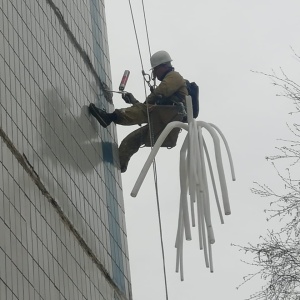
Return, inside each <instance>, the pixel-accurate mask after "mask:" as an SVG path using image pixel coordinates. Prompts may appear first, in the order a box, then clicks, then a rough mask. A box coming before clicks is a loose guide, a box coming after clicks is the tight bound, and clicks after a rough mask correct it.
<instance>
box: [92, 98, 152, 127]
mask: <svg viewBox="0 0 300 300" xmlns="http://www.w3.org/2000/svg"><path fill="white" fill-rule="evenodd" d="M148 109H149V111H151V106H148ZM89 111H90V113H91V114H92V115H93V116H94V117H95V118H96V119H97V120H98V122H99V123H100V125H101V126H103V127H104V128H106V127H107V126H108V125H109V124H110V123H111V122H114V123H116V124H120V125H136V124H139V125H140V124H144V123H147V122H148V117H147V105H146V104H143V103H135V104H133V105H132V106H130V107H127V108H122V109H116V110H115V111H114V112H113V113H107V112H106V111H104V110H102V109H100V108H98V107H96V106H95V105H94V104H93V103H91V104H90V106H89Z"/></svg>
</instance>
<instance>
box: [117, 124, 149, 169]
mask: <svg viewBox="0 0 300 300" xmlns="http://www.w3.org/2000/svg"><path fill="white" fill-rule="evenodd" d="M147 134H148V125H145V126H143V127H141V128H138V129H136V130H135V131H133V132H131V133H130V134H129V135H127V136H126V137H125V138H124V140H123V141H122V142H121V144H120V147H119V158H120V168H121V172H122V173H124V172H125V171H126V170H127V166H128V162H129V160H130V158H131V156H132V155H133V154H134V153H136V152H137V151H138V150H139V148H140V147H141V146H142V145H144V144H145V139H146V137H147Z"/></svg>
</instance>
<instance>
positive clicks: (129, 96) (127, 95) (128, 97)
mask: <svg viewBox="0 0 300 300" xmlns="http://www.w3.org/2000/svg"><path fill="white" fill-rule="evenodd" d="M122 98H123V99H124V101H125V102H126V103H131V104H135V103H138V102H139V101H138V100H136V99H135V98H134V96H133V95H132V94H131V93H123V94H122Z"/></svg>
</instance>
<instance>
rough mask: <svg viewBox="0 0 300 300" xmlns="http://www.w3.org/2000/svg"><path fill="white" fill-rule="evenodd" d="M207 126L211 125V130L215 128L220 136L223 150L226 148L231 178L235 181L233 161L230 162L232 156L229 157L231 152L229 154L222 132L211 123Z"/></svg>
mask: <svg viewBox="0 0 300 300" xmlns="http://www.w3.org/2000/svg"><path fill="white" fill-rule="evenodd" d="M209 125H211V126H212V127H213V128H215V129H216V130H217V132H218V133H219V134H220V136H221V138H222V140H223V142H224V145H225V148H226V151H227V155H228V158H229V164H230V170H231V177H232V180H233V181H235V180H236V177H235V171H234V166H233V160H232V156H231V152H230V148H229V145H228V142H227V140H226V138H225V136H224V134H223V132H222V131H221V130H220V129H219V127H217V126H216V125H215V124H212V123H209Z"/></svg>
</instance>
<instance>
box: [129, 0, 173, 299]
mask: <svg viewBox="0 0 300 300" xmlns="http://www.w3.org/2000/svg"><path fill="white" fill-rule="evenodd" d="M128 2H129V7H130V12H131V18H132V23H133V28H134V32H135V38H136V43H137V47H138V52H139V57H140V62H141V66H142V74H143V77H144V91H145V98H146V99H147V91H146V80H145V72H144V66H143V59H142V55H141V49H140V44H139V39H138V35H137V30H136V26H135V21H134V16H133V10H132V5H131V1H130V0H128ZM142 6H143V15H144V21H145V28H146V35H147V42H148V50H149V56H150V57H151V48H150V39H149V34H148V26H147V19H146V12H145V6H144V1H143V0H142ZM147 118H148V126H149V136H150V143H151V149H152V148H153V144H154V139H153V132H152V126H151V120H150V114H149V107H148V105H147ZM153 174H154V184H155V193H156V203H157V214H158V222H159V232H160V243H161V251H162V261H163V271H164V283H165V293H166V300H168V299H169V297H168V284H167V274H166V262H165V251H164V243H163V234H162V225H161V214H160V204H159V202H160V201H159V193H158V184H157V182H158V179H157V178H158V176H157V168H156V161H155V159H154V160H153Z"/></svg>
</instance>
